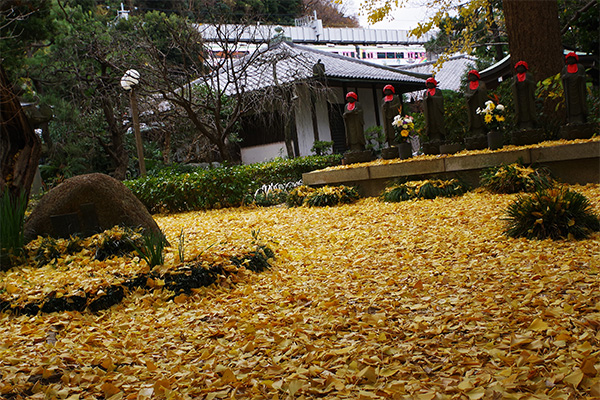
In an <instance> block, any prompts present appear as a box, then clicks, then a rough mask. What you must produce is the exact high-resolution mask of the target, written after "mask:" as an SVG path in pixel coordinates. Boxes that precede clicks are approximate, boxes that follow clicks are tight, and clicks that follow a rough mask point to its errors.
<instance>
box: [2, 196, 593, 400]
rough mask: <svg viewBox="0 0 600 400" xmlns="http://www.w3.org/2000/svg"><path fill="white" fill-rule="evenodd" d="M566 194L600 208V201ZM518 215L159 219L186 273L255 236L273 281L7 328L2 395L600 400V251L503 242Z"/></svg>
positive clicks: (233, 212) (141, 296)
mask: <svg viewBox="0 0 600 400" xmlns="http://www.w3.org/2000/svg"><path fill="white" fill-rule="evenodd" d="M572 188H573V189H575V190H577V191H580V192H581V193H583V194H584V195H586V196H587V197H589V198H590V200H591V201H592V203H593V206H594V210H595V211H596V212H598V211H599V210H600V186H599V185H588V186H586V187H580V186H575V187H572ZM514 199H515V195H495V194H494V195H491V194H489V193H467V194H466V195H464V196H462V197H460V198H450V199H447V198H443V199H434V200H418V201H407V202H402V203H389V204H388V203H382V202H379V201H378V200H377V199H363V200H360V201H359V202H357V203H355V204H352V205H343V206H338V207H331V208H304V207H300V208H292V209H287V208H282V207H272V208H256V209H253V208H247V209H228V210H214V211H208V212H201V213H184V214H177V215H171V216H160V217H158V218H157V220H158V223H159V225H160V226H161V228H162V229H163V231H164V232H165V233H166V235H167V238H168V239H169V241H170V242H171V243H172V244H175V243H177V240H178V239H177V238H178V235H179V233H180V230H181V228H183V230H184V232H185V233H186V254H189V257H193V256H194V255H195V254H199V253H201V252H202V251H203V250H205V249H207V248H208V247H209V246H211V245H212V244H214V243H224V242H226V243H228V244H231V245H232V246H233V245H236V244H240V243H248V242H249V241H251V236H250V232H251V231H252V230H255V231H257V230H259V229H260V237H261V238H263V239H270V240H273V241H274V242H276V244H274V249H275V252H276V257H275V261H274V268H273V269H271V270H270V271H267V272H265V273H262V274H246V275H244V276H243V277H241V278H239V279H241V280H238V282H230V283H228V281H227V280H224V281H223V282H222V284H221V285H219V286H213V287H210V288H202V289H198V290H196V294H194V295H192V296H189V297H186V296H182V297H176V298H175V299H174V300H173V301H166V299H167V298H169V293H165V292H161V291H156V290H155V291H141V290H139V291H136V292H134V293H132V294H131V295H130V296H127V297H126V298H125V299H124V301H123V303H121V304H119V305H116V306H114V307H112V308H111V309H109V310H107V311H101V312H99V313H98V314H92V313H60V314H58V313H54V314H47V315H40V316H36V317H12V316H10V315H0V374H2V377H1V379H0V382H1V383H0V393H2V394H3V395H4V396H6V397H9V398H16V397H19V396H21V397H24V396H25V394H29V395H31V394H32V393H36V396H38V397H43V396H44V393H47V394H46V395H48V394H50V395H52V394H54V395H55V396H56V397H57V398H65V397H68V396H74V395H79V396H80V398H89V397H96V398H102V397H106V398H109V397H111V396H114V398H115V399H117V398H148V397H149V396H151V395H152V396H155V397H157V398H159V397H160V396H162V395H165V396H169V395H172V396H173V398H205V399H213V398H256V399H264V398H280V399H285V398H302V396H303V397H304V398H329V399H344V398H347V399H369V398H398V399H404V398H405V399H488V398H509V399H511V398H513V399H524V398H539V399H545V398H557V399H580V398H585V397H586V396H590V397H591V396H600V393H598V386H599V384H600V381H599V371H600V338H599V337H598V330H599V329H600V279H599V276H598V270H599V266H600V251H599V248H600V235H599V234H598V233H595V234H593V236H592V237H591V238H590V239H587V240H581V241H551V240H544V241H536V240H533V241H530V240H526V239H512V238H508V237H506V236H504V235H503V234H502V230H503V228H504V224H503V221H502V220H501V218H502V215H503V214H502V211H503V210H504V209H505V208H506V206H507V205H508V204H509V203H510V202H511V201H512V200H514ZM209 251H210V250H209ZM174 253H176V249H172V253H171V254H170V255H168V257H167V260H168V261H167V263H169V262H170V261H169V260H171V258H170V257H173V256H174V255H173V254H174ZM187 257H188V256H187V255H186V258H187ZM3 284H6V282H4V283H3ZM36 382H37V383H36ZM24 393H25V394H24Z"/></svg>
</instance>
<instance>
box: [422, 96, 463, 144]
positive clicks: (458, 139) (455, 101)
mask: <svg viewBox="0 0 600 400" xmlns="http://www.w3.org/2000/svg"><path fill="white" fill-rule="evenodd" d="M442 94H443V95H444V126H445V127H446V137H445V140H444V141H445V143H447V144H451V143H463V141H464V139H465V136H466V135H467V131H468V126H469V125H468V121H467V119H468V111H467V104H466V102H465V98H464V95H463V94H462V93H459V92H455V91H453V90H442ZM421 115H422V114H421ZM415 125H416V124H415Z"/></svg>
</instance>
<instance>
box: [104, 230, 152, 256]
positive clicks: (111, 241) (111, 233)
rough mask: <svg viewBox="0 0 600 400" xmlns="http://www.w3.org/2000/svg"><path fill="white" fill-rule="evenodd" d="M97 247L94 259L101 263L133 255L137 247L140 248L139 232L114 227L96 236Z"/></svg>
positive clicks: (140, 237)
mask: <svg viewBox="0 0 600 400" xmlns="http://www.w3.org/2000/svg"><path fill="white" fill-rule="evenodd" d="M98 241H99V244H98V247H97V249H96V254H95V255H94V258H96V259H97V260H100V261H103V260H106V259H107V258H110V257H113V256H119V257H122V256H124V255H127V254H130V253H133V252H134V251H135V250H136V248H137V247H140V246H142V235H141V231H140V230H137V231H136V230H133V229H131V228H122V227H120V226H115V227H113V228H112V229H109V230H106V231H104V232H102V233H100V234H99V235H98Z"/></svg>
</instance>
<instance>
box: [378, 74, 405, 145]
mask: <svg viewBox="0 0 600 400" xmlns="http://www.w3.org/2000/svg"><path fill="white" fill-rule="evenodd" d="M395 92H396V91H395V90H394V87H393V86H392V85H385V87H384V88H383V100H382V101H381V113H382V115H383V132H384V133H385V140H386V141H387V144H388V146H390V147H391V146H392V145H393V144H395V143H396V139H395V137H396V131H394V127H393V125H392V122H394V118H395V117H396V116H397V115H400V109H401V108H402V103H401V101H400V97H399V96H397V95H395V94H394V93H395Z"/></svg>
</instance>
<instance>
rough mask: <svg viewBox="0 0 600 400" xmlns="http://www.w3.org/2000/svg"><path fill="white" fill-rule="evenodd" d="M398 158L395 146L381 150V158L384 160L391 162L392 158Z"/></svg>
mask: <svg viewBox="0 0 600 400" xmlns="http://www.w3.org/2000/svg"><path fill="white" fill-rule="evenodd" d="M399 156H400V155H399V153H398V148H397V147H396V146H392V147H386V148H385V149H381V158H383V159H384V160H392V159H394V158H398V157H399Z"/></svg>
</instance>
